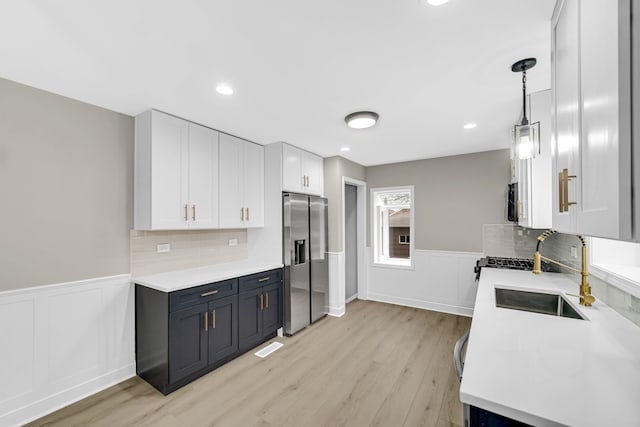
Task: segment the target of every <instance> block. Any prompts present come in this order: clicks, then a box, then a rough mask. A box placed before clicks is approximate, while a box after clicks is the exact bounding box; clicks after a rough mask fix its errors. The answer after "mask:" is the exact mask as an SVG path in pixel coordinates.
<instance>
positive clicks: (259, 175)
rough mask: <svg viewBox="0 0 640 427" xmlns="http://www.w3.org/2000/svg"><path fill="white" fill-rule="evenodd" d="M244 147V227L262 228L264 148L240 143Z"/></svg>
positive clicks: (245, 142)
mask: <svg viewBox="0 0 640 427" xmlns="http://www.w3.org/2000/svg"><path fill="white" fill-rule="evenodd" d="M242 142H243V145H244V159H243V160H244V165H243V168H244V174H243V178H244V182H243V184H244V203H243V206H244V208H245V212H244V214H245V218H244V219H245V222H244V224H245V225H244V226H245V227H264V147H262V146H261V145H257V144H253V143H251V142H247V141H242Z"/></svg>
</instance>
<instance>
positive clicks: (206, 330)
mask: <svg viewBox="0 0 640 427" xmlns="http://www.w3.org/2000/svg"><path fill="white" fill-rule="evenodd" d="M204 331H205V332H209V312H208V311H205V312H204Z"/></svg>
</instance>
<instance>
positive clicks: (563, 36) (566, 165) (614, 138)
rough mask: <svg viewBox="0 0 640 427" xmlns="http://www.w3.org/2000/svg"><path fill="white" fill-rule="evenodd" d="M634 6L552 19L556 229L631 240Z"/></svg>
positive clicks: (573, 8) (568, 8)
mask: <svg viewBox="0 0 640 427" xmlns="http://www.w3.org/2000/svg"><path fill="white" fill-rule="evenodd" d="M630 22H631V12H630V1H629V0H616V1H612V2H592V1H579V0H564V1H559V2H558V4H557V5H556V10H555V12H554V18H553V20H552V56H551V58H552V66H551V73H552V91H553V97H554V98H553V113H552V116H553V131H552V139H553V162H552V165H553V182H554V183H553V185H552V188H553V227H554V228H555V229H557V230H558V231H563V232H568V233H577V234H584V235H588V236H597V237H606V238H612V239H622V240H629V239H631V238H632V228H631V226H632V195H631V183H632V175H631V171H632V169H631V167H632V160H631V32H630V31H631V30H630Z"/></svg>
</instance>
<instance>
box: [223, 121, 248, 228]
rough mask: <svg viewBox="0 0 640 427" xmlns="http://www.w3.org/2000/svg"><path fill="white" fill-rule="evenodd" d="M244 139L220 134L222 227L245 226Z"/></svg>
mask: <svg viewBox="0 0 640 427" xmlns="http://www.w3.org/2000/svg"><path fill="white" fill-rule="evenodd" d="M243 156H244V141H242V140H241V139H239V138H236V137H234V136H231V135H226V134H224V133H221V134H220V158H219V164H220V228H242V227H244V207H245V206H244V204H243V199H244V194H243V193H244V182H243V181H244V179H243V178H244V169H243Z"/></svg>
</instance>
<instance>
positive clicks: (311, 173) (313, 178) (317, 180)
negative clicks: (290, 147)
mask: <svg viewBox="0 0 640 427" xmlns="http://www.w3.org/2000/svg"><path fill="white" fill-rule="evenodd" d="M304 172H305V173H304V175H306V177H307V186H306V188H305V193H309V194H315V195H317V196H322V195H323V192H324V161H323V159H322V157H320V156H316V155H315V154H311V153H307V152H304Z"/></svg>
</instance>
